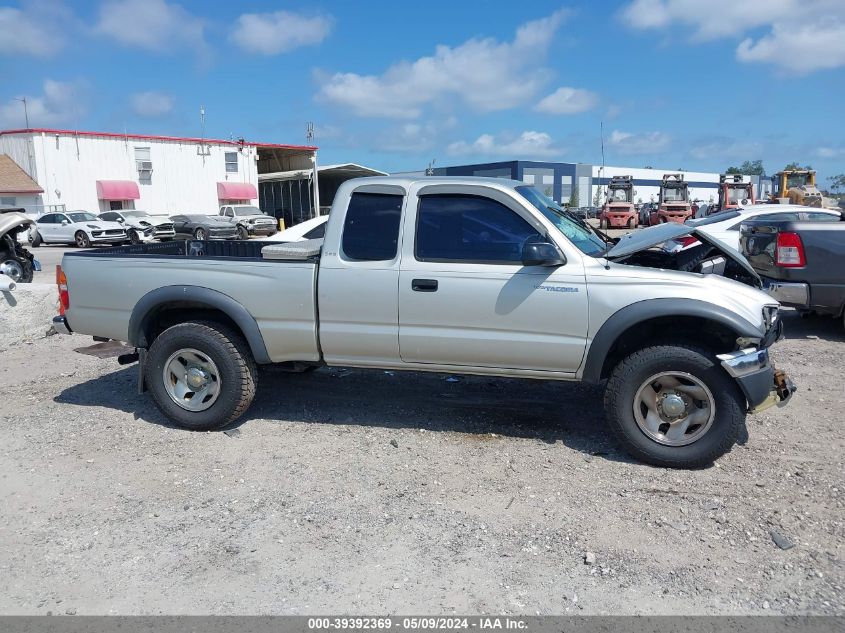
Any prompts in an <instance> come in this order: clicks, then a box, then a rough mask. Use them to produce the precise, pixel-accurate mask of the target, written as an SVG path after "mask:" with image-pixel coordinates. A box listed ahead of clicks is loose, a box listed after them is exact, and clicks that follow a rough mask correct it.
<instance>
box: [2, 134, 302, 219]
mask: <svg viewBox="0 0 845 633" xmlns="http://www.w3.org/2000/svg"><path fill="white" fill-rule="evenodd" d="M316 149H317V148H315V147H304V146H296V145H279V144H272V143H253V142H248V141H243V140H238V141H224V140H218V139H199V138H182V137H166V136H150V135H141V134H112V133H103V132H81V131H75V130H52V129H30V130H9V131H2V132H0V154H8V155H9V156H10V157H11V158H12V159H13V160H14V161H15V162H16V163H17V164H18V165H19V166H20V167H21V168H22V169H23V170H24V171H26V172H27V173H28V174H29V175H30V177H32V179H33V180H35V181H36V182H37V183H38V184H39V185H40V186H41V187H42V188H43V190H44V192H43V193H42V194H40V195H39V196H37V197H36V198H35V199H34V202H33V200H31V199H30V200H23V199H22V200H21V201H19V202H17V204H19V205H20V206H25V207H27V209H28V210H29V211H31V212H34V213H37V212H41V211H43V210H45V209H49V208H51V207H53V206H55V205H61V206H64V208H65V209H67V210H71V209H83V210H86V211H91V212H94V213H100V212H102V211H108V210H109V209H110V208H134V209H143V210H145V211H149V212H151V213H184V212H194V213H215V214H216V213H217V209H218V207H219V205H220V204H221V202H223V200H224V199H222V198H220V197H219V196H221V195H224V196H225V195H230V194H227V193H226V192H231V191H237V192H238V195H240V196H244V197H242V198H239V200H240V201H244V202H253V203H255V202H257V198H258V193H257V190H258V174H259V173H260V172H261V171H274V170H276V169H278V168H283V169H312V168H313V165H314V162H315V160H316ZM226 200H228V199H226ZM232 201H233V200H232Z"/></svg>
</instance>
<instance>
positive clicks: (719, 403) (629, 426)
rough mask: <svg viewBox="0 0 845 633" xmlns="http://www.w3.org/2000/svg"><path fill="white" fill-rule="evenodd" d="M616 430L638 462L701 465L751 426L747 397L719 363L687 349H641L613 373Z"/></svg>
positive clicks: (610, 410) (610, 392)
mask: <svg viewBox="0 0 845 633" xmlns="http://www.w3.org/2000/svg"><path fill="white" fill-rule="evenodd" d="M604 408H605V415H606V417H607V420H608V423H609V424H610V428H611V430H612V431H613V433H614V435H616V437H617V439H618V440H619V442H620V443H621V444H622V445H623V446H624V447H625V449H626V450H627V451H628V452H629V453H630V454H631V455H633V456H634V457H636V458H637V459H640V460H642V461H644V462H647V463H649V464H653V465H655V466H664V467H667V468H697V467H700V466H705V465H707V464H710V463H712V462H713V461H714V460H715V459H717V458H718V457H720V456H722V455H724V454H725V453H727V452H728V451H729V450H730V449H731V447H732V446H733V445H734V443H735V442H736V439H737V437H738V436H739V433H740V430H741V429H742V425H743V424H744V423H745V410H746V406H745V398H744V397H743V395H742V393H741V391H740V390H739V387H738V385H737V384H736V382H735V381H734V380H733V378H731V377H730V376H728V374H726V373H725V371H724V370H723V369H722V367H721V366H720V364H719V362H718V360H717V359H716V358H715V357H714V356H713V355H712V354H710V353H708V352H706V351H705V350H702V349H698V348H695V347H688V346H686V345H680V344H678V345H659V346H654V347H648V348H645V349H642V350H640V351H637V352H634V353H633V354H631V355H630V356H628V357H627V358H625V359H624V360H622V362H620V363H619V364H618V365H617V366H616V367H615V368H614V369H613V371H612V372H611V375H610V378H609V380H608V381H607V388H606V391H605V395H604Z"/></svg>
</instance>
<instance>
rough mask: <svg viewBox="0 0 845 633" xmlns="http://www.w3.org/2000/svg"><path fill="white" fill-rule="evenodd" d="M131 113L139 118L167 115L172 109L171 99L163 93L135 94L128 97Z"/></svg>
mask: <svg viewBox="0 0 845 633" xmlns="http://www.w3.org/2000/svg"><path fill="white" fill-rule="evenodd" d="M129 105H130V106H131V107H132V111H133V112H134V113H135V114H137V115H138V116H140V117H145V118H155V117H161V116H164V115H165V114H168V113H169V112H170V111H171V110H172V109H173V97H171V96H170V95H166V94H164V93H163V92H155V91H152V90H150V91H147V92H136V93H135V94H133V95H131V96H130V97H129Z"/></svg>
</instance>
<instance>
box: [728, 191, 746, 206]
mask: <svg viewBox="0 0 845 633" xmlns="http://www.w3.org/2000/svg"><path fill="white" fill-rule="evenodd" d="M742 200H751V194H750V193H749V192H748V189H746V188H745V187H728V202H732V203H734V204H738V203H739V202H741V201H742Z"/></svg>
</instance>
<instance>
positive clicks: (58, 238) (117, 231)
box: [32, 211, 128, 248]
mask: <svg viewBox="0 0 845 633" xmlns="http://www.w3.org/2000/svg"><path fill="white" fill-rule="evenodd" d="M127 239H128V237H127V236H126V231H125V230H124V228H123V227H122V226H121V225H120V224H118V223H117V222H106V221H104V220H100V219H99V218H98V217H97V216H96V215H94V214H93V213H88V212H87V211H68V212H67V213H45V214H44V215H42V216H40V217H39V218H38V219H37V220H36V221H35V228H34V229H33V231H32V245H33V246H41V244H76V245H77V246H79V247H80V248H87V247H89V246H91V245H92V244H120V243H122V242H125V241H126V240H127Z"/></svg>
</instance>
